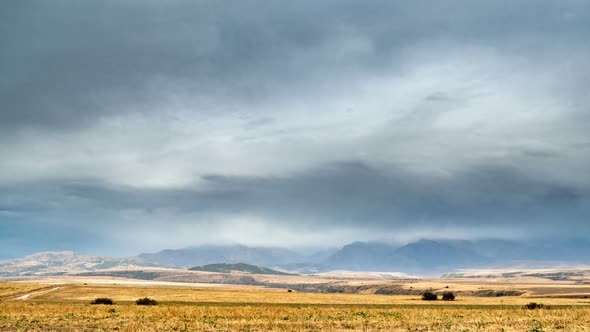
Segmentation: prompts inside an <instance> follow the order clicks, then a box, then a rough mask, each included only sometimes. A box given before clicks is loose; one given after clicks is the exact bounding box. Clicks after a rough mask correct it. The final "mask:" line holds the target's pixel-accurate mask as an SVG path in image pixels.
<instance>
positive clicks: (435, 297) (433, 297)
mask: <svg viewBox="0 0 590 332" xmlns="http://www.w3.org/2000/svg"><path fill="white" fill-rule="evenodd" d="M422 300H424V301H436V300H438V295H436V294H434V293H433V292H424V294H422Z"/></svg>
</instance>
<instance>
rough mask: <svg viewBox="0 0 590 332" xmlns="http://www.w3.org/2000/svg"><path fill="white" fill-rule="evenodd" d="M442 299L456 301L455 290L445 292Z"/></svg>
mask: <svg viewBox="0 0 590 332" xmlns="http://www.w3.org/2000/svg"><path fill="white" fill-rule="evenodd" d="M442 299H443V301H455V294H454V293H453V292H444V293H443V295H442Z"/></svg>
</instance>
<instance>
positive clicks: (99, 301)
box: [90, 297, 114, 305]
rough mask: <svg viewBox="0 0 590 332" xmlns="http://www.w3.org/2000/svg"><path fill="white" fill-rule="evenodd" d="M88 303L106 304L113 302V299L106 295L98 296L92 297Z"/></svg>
mask: <svg viewBox="0 0 590 332" xmlns="http://www.w3.org/2000/svg"><path fill="white" fill-rule="evenodd" d="M90 304H106V305H112V304H114V302H113V300H111V299H109V298H108V297H99V298H96V299H94V300H93V301H92V302H90Z"/></svg>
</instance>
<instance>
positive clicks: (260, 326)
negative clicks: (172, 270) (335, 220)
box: [0, 302, 590, 331]
mask: <svg viewBox="0 0 590 332" xmlns="http://www.w3.org/2000/svg"><path fill="white" fill-rule="evenodd" d="M0 311H1V313H0V330H2V331H5V330H6V331H14V330H27V331H112V330H118V331H342V330H356V331H372V330H388V331H588V330H590V328H588V326H590V309H588V308H568V309H550V310H546V309H543V310H524V309H520V308H505V307H504V308H503V307H498V308H494V309H491V308H481V307H477V306H474V307H471V308H465V307H461V308H459V307H445V306H440V307H431V306H426V307H419V308H406V307H395V306H394V307H384V308H378V307H371V306H363V305H344V306H329V305H328V306H314V305H311V306H305V305H302V306H296V305H272V304H262V305H229V306H228V305H202V304H201V305H172V304H168V305H166V304H164V305H160V306H156V307H140V306H134V305H115V306H93V305H88V304H71V303H34V302H33V303H27V302H18V303H2V304H0Z"/></svg>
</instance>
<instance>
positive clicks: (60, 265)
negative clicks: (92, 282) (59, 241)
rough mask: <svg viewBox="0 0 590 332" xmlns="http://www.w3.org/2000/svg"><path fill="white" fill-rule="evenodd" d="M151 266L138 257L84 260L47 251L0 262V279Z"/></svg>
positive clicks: (93, 257)
mask: <svg viewBox="0 0 590 332" xmlns="http://www.w3.org/2000/svg"><path fill="white" fill-rule="evenodd" d="M155 266H156V265H154V264H151V263H148V262H146V261H144V260H143V259H141V258H138V257H130V258H121V257H102V256H88V255H84V254H79V253H75V252H71V251H48V252H40V253H36V254H33V255H30V256H26V257H23V258H17V259H13V260H5V261H0V276H2V277H8V276H27V275H60V274H71V273H82V272H91V271H99V270H108V269H118V270H125V269H128V270H131V269H137V268H142V267H155Z"/></svg>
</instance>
